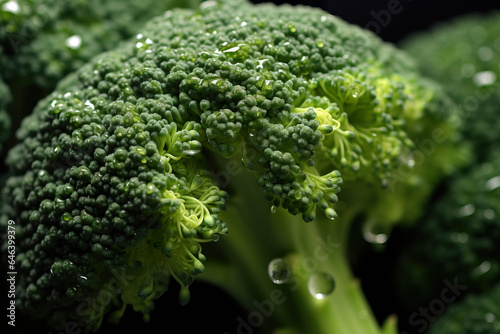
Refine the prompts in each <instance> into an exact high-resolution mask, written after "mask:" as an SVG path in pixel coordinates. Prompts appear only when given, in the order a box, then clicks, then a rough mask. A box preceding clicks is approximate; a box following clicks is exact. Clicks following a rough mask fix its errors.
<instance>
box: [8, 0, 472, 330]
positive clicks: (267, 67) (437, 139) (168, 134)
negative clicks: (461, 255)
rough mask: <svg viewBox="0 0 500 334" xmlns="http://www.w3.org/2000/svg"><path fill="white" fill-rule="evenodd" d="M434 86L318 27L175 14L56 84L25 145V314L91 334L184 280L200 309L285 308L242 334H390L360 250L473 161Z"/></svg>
mask: <svg viewBox="0 0 500 334" xmlns="http://www.w3.org/2000/svg"><path fill="white" fill-rule="evenodd" d="M436 87H437V85H435V84H433V83H431V82H430V81H429V80H426V79H423V78H421V77H420V75H419V74H418V71H417V70H416V69H415V66H414V65H413V62H412V61H411V60H410V59H409V58H408V57H406V56H405V55H404V54H402V53H401V52H399V51H398V50H396V49H395V48H394V47H393V46H392V45H389V44H385V43H383V42H382V41H381V40H380V39H378V38H377V37H376V36H375V35H373V34H371V33H369V32H366V31H363V30H361V29H359V28H357V27H354V26H351V25H349V24H347V23H345V22H343V21H341V20H340V19H338V18H336V17H334V16H331V15H329V14H327V13H325V12H323V11H321V10H319V9H313V8H308V7H291V6H274V5H269V4H267V5H252V4H249V3H246V2H245V1H227V2H224V1H218V2H216V1H209V2H205V3H203V4H202V5H201V6H200V8H199V9H198V10H196V11H193V10H181V9H177V10H173V11H167V12H166V13H165V14H164V15H163V16H159V17H156V18H154V19H152V20H151V21H150V22H149V23H148V24H147V25H146V26H145V27H144V28H142V29H141V30H139V31H138V34H137V35H136V38H135V39H133V40H132V41H129V42H127V43H124V44H123V45H121V46H119V47H118V48H117V49H116V50H115V51H110V52H107V53H103V54H101V55H99V56H97V57H96V58H94V59H93V60H92V61H91V62H89V63H88V64H86V65H85V66H83V67H82V68H81V69H79V70H78V71H77V72H75V73H73V74H71V75H69V76H68V77H66V78H65V79H64V80H62V81H61V82H60V83H59V84H58V87H57V88H56V90H55V91H54V92H53V93H52V94H50V95H49V96H47V97H46V98H45V99H43V100H42V101H41V102H40V103H39V104H38V105H37V106H36V108H35V110H34V111H33V113H32V114H31V115H30V116H28V117H27V118H25V119H24V121H23V124H22V126H21V128H20V129H19V130H18V132H17V138H18V141H19V143H18V145H16V146H15V147H14V148H13V149H11V150H10V152H9V154H8V159H7V163H8V165H9V166H10V168H11V170H10V176H9V178H8V179H7V181H6V186H5V188H4V190H3V191H4V198H6V199H7V202H6V203H4V208H3V212H4V214H5V215H8V216H9V218H10V219H13V220H14V221H15V222H16V227H17V230H16V233H17V234H16V241H17V243H18V244H17V246H18V253H17V254H18V258H17V261H18V266H19V269H18V272H19V281H18V288H19V296H18V299H17V302H18V308H19V309H20V310H24V312H26V313H29V314H32V315H33V316H34V317H38V318H46V319H47V321H49V322H50V323H51V324H52V325H53V326H54V327H55V328H61V327H64V324H65V323H66V322H67V321H78V322H79V323H80V324H81V325H82V326H84V327H85V328H86V329H88V330H97V329H98V328H99V326H100V325H101V323H102V321H103V319H104V318H107V319H109V320H111V321H118V320H119V319H120V318H121V317H122V315H123V314H124V312H125V310H126V309H127V307H128V306H129V308H130V307H131V308H132V309H134V310H135V311H138V312H141V313H143V314H144V319H145V320H148V319H149V314H150V312H151V310H152V309H153V307H154V300H155V299H156V298H158V297H159V296H160V295H161V294H162V293H164V292H165V291H166V290H167V288H168V284H169V281H170V280H171V279H172V278H173V279H174V280H175V281H177V282H178V283H179V284H180V286H181V288H180V293H179V300H180V302H181V303H182V304H185V303H187V302H188V300H189V298H190V292H189V289H188V288H189V286H190V285H191V284H192V283H193V281H194V279H195V278H196V279H197V278H200V279H203V280H205V281H207V282H211V283H213V284H216V285H219V286H221V287H222V288H224V289H226V290H227V291H228V292H229V293H230V294H231V295H232V296H233V297H234V298H235V299H236V300H237V301H239V302H240V303H241V304H242V305H244V306H245V307H247V308H248V309H249V310H252V308H254V307H255V301H264V300H265V301H266V302H267V305H268V303H269V302H270V301H267V300H268V299H270V300H271V301H272V302H273V303H275V304H283V302H284V301H285V300H286V303H284V304H283V305H279V306H280V307H278V306H277V305H276V307H274V306H273V310H274V311H273V312H271V313H273V314H272V317H271V318H270V319H269V321H264V319H263V318H262V317H261V320H262V321H261V320H259V319H257V321H250V323H251V324H244V325H245V326H252V327H257V326H261V325H263V326H266V327H269V328H273V329H280V330H282V332H283V333H285V332H287V333H290V332H294V333H305V332H311V333H360V334H361V333H362V334H371V333H395V331H396V324H395V319H394V318H392V317H391V318H389V319H388V321H387V322H385V323H384V324H383V325H382V326H379V324H378V323H377V321H376V319H375V318H374V316H373V315H371V312H370V310H369V305H368V303H367V302H366V300H365V298H364V296H363V293H362V288H361V285H360V283H359V282H358V281H357V280H356V279H355V278H354V277H353V275H352V273H351V270H350V267H349V263H348V258H347V257H348V252H349V250H348V248H347V247H348V245H347V239H348V237H347V236H348V233H349V227H350V225H351V223H352V222H353V221H354V220H356V219H366V218H369V217H370V216H371V215H372V214H373V215H374V217H376V218H380V217H384V216H385V215H386V214H385V213H386V211H388V208H387V207H385V209H384V203H385V202H384V199H383V198H384V195H385V194H387V193H388V192H392V193H394V194H403V193H408V194H409V196H408V197H402V196H400V198H399V200H400V201H402V202H404V201H407V203H405V204H402V205H401V206H402V207H410V206H411V205H413V206H414V205H416V204H415V203H414V202H413V201H414V200H416V199H417V203H420V202H422V201H423V200H422V199H421V198H420V197H423V196H426V195H427V192H428V190H427V189H432V187H433V185H434V184H435V183H436V182H437V180H439V179H440V178H442V177H443V176H444V175H445V174H446V173H449V172H451V171H452V169H453V168H452V167H450V166H453V165H454V162H455V161H456V162H457V164H458V163H459V162H460V161H461V159H462V157H461V154H458V152H461V149H459V148H458V145H457V142H456V141H457V140H458V139H459V137H457V131H456V129H455V127H456V115H455V114H454V109H453V108H452V105H450V104H449V103H450V100H449V98H448V97H447V96H446V94H445V93H444V92H443V91H442V90H440V89H437V88H436ZM434 88H436V89H434ZM423 142H431V143H432V145H434V148H435V149H433V150H432V152H428V157H425V159H424V158H421V157H420V156H419V155H418V153H421V154H422V152H421V151H419V144H420V143H423ZM455 146H457V148H456V149H455V150H453V148H454V147H455ZM439 147H448V148H450V150H452V151H453V152H455V153H457V154H447V155H446V157H444V158H443V157H442V156H440V155H439V154H437V153H438V152H440V149H439ZM417 156H419V158H421V159H420V160H419V161H418V163H416V160H415V159H416V157H417ZM424 160H425V163H424ZM423 165H425V167H423ZM401 168H404V170H405V171H411V173H405V175H404V177H399V178H398V182H397V183H394V182H393V180H394V179H395V177H396V176H398V172H399V171H400V169H401ZM399 176H400V175H399ZM420 187H421V188H422V189H425V191H422V193H419V191H418V190H419V188H420ZM341 188H342V193H341V194H339V191H340V189H341ZM384 188H386V189H385V190H383V189H384ZM387 188H389V189H387ZM392 197H393V198H394V197H395V196H392ZM406 214H407V213H406V212H402V211H400V212H397V213H396V214H394V213H391V215H390V216H391V222H392V223H394V222H396V221H398V219H397V217H395V216H398V217H405V218H408V217H406ZM332 220H336V221H332ZM6 221H7V220H6V219H2V223H3V224H4V222H6ZM303 221H305V222H307V223H308V224H306V223H304V222H303ZM375 221H377V219H375ZM228 231H229V235H228V236H224V235H225V234H226V233H227V232H228ZM221 235H222V237H220V236H221ZM215 241H217V242H215ZM202 245H203V249H202ZM205 254H206V255H205ZM207 258H208V259H207ZM273 259H275V261H272V260H273ZM268 271H269V273H268ZM201 273H203V274H202V275H199V274H201ZM269 276H270V277H269ZM120 283H123V284H120ZM110 286H111V287H112V288H109V287H110ZM103 291H105V292H106V296H104V297H103V296H102V294H103ZM281 306H282V307H281ZM250 314H252V313H250ZM270 315H271V314H270ZM254 320H255V319H254ZM264 323H265V324H264ZM240 326H243V324H240Z"/></svg>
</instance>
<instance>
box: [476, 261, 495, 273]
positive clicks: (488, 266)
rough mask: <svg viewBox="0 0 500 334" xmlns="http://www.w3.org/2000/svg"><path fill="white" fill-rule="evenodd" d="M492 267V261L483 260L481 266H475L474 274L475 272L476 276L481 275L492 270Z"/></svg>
mask: <svg viewBox="0 0 500 334" xmlns="http://www.w3.org/2000/svg"><path fill="white" fill-rule="evenodd" d="M490 269H491V263H490V261H483V262H481V264H480V265H479V266H477V267H476V268H474V270H473V274H475V275H476V276H481V275H484V274H486V273H487V272H488V271H490Z"/></svg>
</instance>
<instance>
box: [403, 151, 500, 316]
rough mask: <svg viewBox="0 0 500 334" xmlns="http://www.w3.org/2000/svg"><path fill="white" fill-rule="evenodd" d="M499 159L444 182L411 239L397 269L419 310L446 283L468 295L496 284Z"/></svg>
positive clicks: (410, 300)
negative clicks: (454, 284) (461, 287)
mask: <svg viewBox="0 0 500 334" xmlns="http://www.w3.org/2000/svg"><path fill="white" fill-rule="evenodd" d="M499 171H500V155H499V154H498V153H492V154H491V157H490V158H488V159H486V160H485V161H484V162H482V163H480V164H478V165H475V166H474V167H473V168H470V170H467V171H463V172H461V173H457V175H455V176H454V177H453V178H452V179H451V180H449V181H448V182H447V183H446V188H447V189H446V191H444V193H442V194H439V197H438V199H436V200H435V203H433V204H432V205H431V208H430V209H429V213H428V214H427V215H425V216H424V218H423V219H422V221H421V222H419V224H417V225H416V226H415V227H414V228H413V229H412V230H413V232H412V234H413V238H412V239H411V241H410V242H408V244H407V246H405V248H404V252H403V253H402V255H401V259H400V265H399V267H398V269H397V271H396V273H398V278H397V279H396V282H398V283H397V285H398V286H399V290H400V291H402V293H403V294H404V295H405V296H406V297H408V296H409V293H410V292H412V291H413V292H414V295H412V297H411V298H405V301H406V304H407V305H408V306H407V307H408V308H409V309H415V308H416V307H418V306H419V305H421V304H423V303H424V301H425V300H430V299H432V298H433V297H434V296H436V295H439V292H440V289H442V280H443V279H445V278H446V279H455V278H456V279H457V280H458V282H460V284H463V285H466V286H467V287H468V288H467V292H469V291H470V292H486V291H489V289H491V288H492V287H493V285H494V284H495V283H497V281H498V276H499V274H500V261H499V260H498V251H497V245H498V243H499V242H500V225H499V220H498V217H499V216H500V176H499Z"/></svg>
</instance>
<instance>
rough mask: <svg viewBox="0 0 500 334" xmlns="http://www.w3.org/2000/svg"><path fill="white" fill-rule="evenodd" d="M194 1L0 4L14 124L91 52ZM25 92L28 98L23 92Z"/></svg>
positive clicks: (1, 61)
mask: <svg viewBox="0 0 500 334" xmlns="http://www.w3.org/2000/svg"><path fill="white" fill-rule="evenodd" d="M198 3H199V1H198V0H190V1H178V0H161V1H151V0H149V1H123V0H108V1H104V2H103V1H95V0H85V1H81V0H80V1H67V0H58V1H54V0H18V1H14V0H13V1H7V2H5V3H4V4H3V5H2V6H0V17H1V18H2V20H0V45H1V46H0V50H1V49H3V52H0V71H1V73H2V76H3V77H4V79H5V81H6V82H7V84H8V85H9V87H10V89H11V92H12V95H13V102H14V103H13V104H12V106H10V107H9V113H10V114H11V117H12V119H13V124H14V126H15V127H17V125H18V124H19V123H20V121H21V119H22V118H23V117H24V116H26V115H28V114H29V113H31V111H32V110H33V107H34V106H35V104H36V102H37V101H38V100H39V99H41V98H42V97H44V96H46V95H47V94H48V93H50V92H51V91H52V90H53V89H54V87H55V86H56V84H57V82H58V81H59V80H61V79H62V78H63V77H64V76H65V75H67V74H68V73H71V72H73V71H75V70H77V69H78V68H80V67H81V66H83V65H84V64H85V63H86V62H87V61H89V60H90V59H91V58H92V57H93V56H95V55H97V54H99V53H101V52H103V51H106V50H110V49H113V48H116V46H117V45H118V44H119V43H121V42H122V41H123V40H126V39H128V38H130V37H132V36H133V35H134V34H135V33H136V32H137V31H138V30H139V28H140V27H142V25H144V23H145V22H146V21H147V20H149V19H151V18H152V17H154V16H156V15H160V14H162V13H163V12H165V11H166V10H167V9H171V8H173V7H189V6H191V7H194V6H196V5H197V4H198ZM27 95H29V96H30V98H29V99H26V98H25V97H26V96H27Z"/></svg>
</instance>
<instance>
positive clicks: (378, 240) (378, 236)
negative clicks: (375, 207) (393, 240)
mask: <svg viewBox="0 0 500 334" xmlns="http://www.w3.org/2000/svg"><path fill="white" fill-rule="evenodd" d="M383 229H384V227H383V226H381V225H376V224H375V223H373V222H367V223H366V224H365V225H364V226H363V238H364V239H365V240H366V241H367V242H369V243H371V244H378V245H381V244H385V243H386V242H387V239H389V237H388V234H387V233H385V232H384V231H383Z"/></svg>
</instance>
